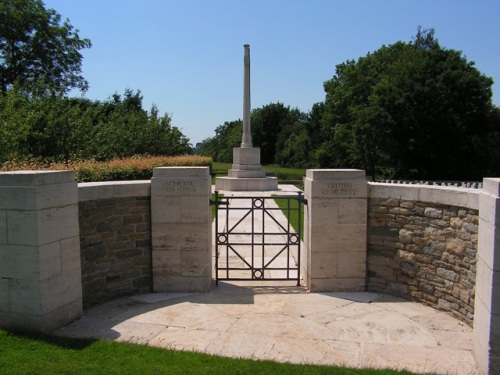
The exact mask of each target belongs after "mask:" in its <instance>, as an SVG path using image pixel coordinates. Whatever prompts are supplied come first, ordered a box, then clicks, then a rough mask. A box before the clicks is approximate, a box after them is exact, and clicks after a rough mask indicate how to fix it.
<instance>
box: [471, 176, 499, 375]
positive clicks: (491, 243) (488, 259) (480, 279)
mask: <svg viewBox="0 0 500 375" xmlns="http://www.w3.org/2000/svg"><path fill="white" fill-rule="evenodd" d="M474 353H475V355H476V359H477V361H478V365H479V367H480V368H481V370H482V371H483V372H484V373H485V374H500V178H485V179H484V181H483V191H482V192H481V194H480V196H479V243H478V253H477V270H476V296H475V304H474Z"/></svg>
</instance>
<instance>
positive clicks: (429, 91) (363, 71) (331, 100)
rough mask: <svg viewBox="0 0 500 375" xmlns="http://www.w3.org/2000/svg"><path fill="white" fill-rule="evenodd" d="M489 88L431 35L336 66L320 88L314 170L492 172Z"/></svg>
mask: <svg viewBox="0 0 500 375" xmlns="http://www.w3.org/2000/svg"><path fill="white" fill-rule="evenodd" d="M492 84H493V80H492V79H491V78H489V77H486V76H484V75H483V74H481V73H480V72H479V71H478V70H477V69H476V68H475V67H474V62H469V61H467V59H466V58H465V57H464V56H462V54H461V52H459V51H455V50H451V49H446V48H443V47H441V46H440V45H439V42H438V40H437V39H436V38H435V37H434V30H433V29H431V30H422V29H421V28H419V29H418V32H417V35H416V37H415V38H414V39H413V40H412V41H411V42H409V43H404V42H397V43H395V44H393V45H390V46H382V47H381V48H380V49H378V50H377V51H375V52H373V53H369V54H368V55H367V56H365V57H361V58H359V59H358V60H357V61H354V60H351V61H347V62H345V63H342V64H339V65H337V67H336V74H335V75H334V77H333V78H332V79H331V80H329V81H327V82H325V85H324V87H325V91H326V100H325V112H324V116H323V119H322V129H321V132H322V133H323V135H324V136H325V141H324V142H323V144H322V145H321V146H320V148H319V150H318V152H317V154H318V159H319V161H320V165H321V166H322V167H336V168H338V167H357V168H363V169H366V170H367V171H368V174H369V175H371V176H372V177H374V176H376V175H381V174H382V175H386V176H387V177H389V176H397V177H398V178H425V179H461V178H468V179H471V178H481V177H483V176H484V175H486V174H487V173H489V172H491V171H492V170H491V167H492V164H491V163H490V162H489V161H488V160H489V151H490V150H491V149H490V148H489V147H487V143H488V138H489V137H490V135H491V134H492V132H493V133H494V132H495V131H496V132H498V126H499V124H498V123H496V122H495V121H492V119H493V118H494V113H495V112H496V110H495V107H494V106H493V105H492V103H491V96H492V89H491V86H492ZM495 129H496V130H495ZM496 168H497V169H498V166H496Z"/></svg>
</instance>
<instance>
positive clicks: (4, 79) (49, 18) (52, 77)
mask: <svg viewBox="0 0 500 375" xmlns="http://www.w3.org/2000/svg"><path fill="white" fill-rule="evenodd" d="M0 19H1V20H2V21H1V22H0V90H1V91H2V92H6V90H7V89H8V88H9V87H10V86H12V85H13V84H15V83H17V84H19V85H20V86H22V87H23V88H24V89H25V90H27V91H28V92H29V93H30V94H34V95H39V94H51V95H54V94H56V95H62V94H65V93H67V92H68V91H70V90H71V89H74V88H76V89H79V90H81V91H83V92H85V91H86V90H87V89H88V82H87V81H86V80H85V79H84V78H83V76H82V69H81V65H82V55H81V53H80V50H82V49H84V48H90V46H91V42H90V40H89V39H81V38H80V36H79V31H78V30H76V29H74V28H73V26H72V25H71V24H70V23H69V20H68V19H66V20H65V21H64V22H62V21H61V15H60V14H59V13H57V12H56V11H55V10H54V9H45V7H44V4H43V2H42V1H41V0H1V1H0Z"/></svg>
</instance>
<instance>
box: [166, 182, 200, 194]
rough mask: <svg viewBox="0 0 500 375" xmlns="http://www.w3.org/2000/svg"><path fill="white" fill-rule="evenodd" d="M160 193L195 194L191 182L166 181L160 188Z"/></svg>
mask: <svg viewBox="0 0 500 375" xmlns="http://www.w3.org/2000/svg"><path fill="white" fill-rule="evenodd" d="M160 191H164V192H167V193H179V194H188V193H196V187H195V186H194V184H193V181H182V180H178V181H167V182H165V184H164V185H163V186H162V187H161V188H160Z"/></svg>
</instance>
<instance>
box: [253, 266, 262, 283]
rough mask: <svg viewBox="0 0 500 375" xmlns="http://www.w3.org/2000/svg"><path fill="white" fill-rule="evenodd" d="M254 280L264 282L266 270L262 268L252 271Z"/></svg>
mask: <svg viewBox="0 0 500 375" xmlns="http://www.w3.org/2000/svg"><path fill="white" fill-rule="evenodd" d="M252 279H254V280H263V279H264V270H263V269H261V268H256V269H254V270H252Z"/></svg>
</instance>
